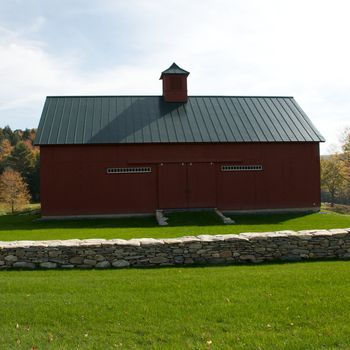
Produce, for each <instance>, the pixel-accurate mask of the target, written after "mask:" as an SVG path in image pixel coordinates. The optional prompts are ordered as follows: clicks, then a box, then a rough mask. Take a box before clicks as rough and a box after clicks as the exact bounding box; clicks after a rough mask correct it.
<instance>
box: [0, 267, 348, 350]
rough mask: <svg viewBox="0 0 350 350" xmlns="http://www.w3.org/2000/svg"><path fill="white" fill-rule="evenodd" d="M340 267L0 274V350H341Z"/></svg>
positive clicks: (344, 285) (344, 303)
mask: <svg viewBox="0 0 350 350" xmlns="http://www.w3.org/2000/svg"><path fill="white" fill-rule="evenodd" d="M349 264H350V262H344V261H337V262H336V261H327V262H308V263H294V264H269V265H255V266H225V267H206V268H203V267H195V268H194V267H191V268H162V269H124V270H104V271H98V270H89V271H86V270H75V271H3V272H1V276H0V278H1V283H0V305H1V312H0V334H1V336H0V349H6V350H7V349H68V350H71V349H103V350H104V349H181V350H182V349H219V350H223V349H245V350H247V349H288V350H293V349H310V350H311V349H317V350H319V349H344V350H345V349H349V346H350V322H349V315H350V273H349V267H350V265H349Z"/></svg>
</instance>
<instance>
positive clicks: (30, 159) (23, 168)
mask: <svg viewBox="0 0 350 350" xmlns="http://www.w3.org/2000/svg"><path fill="white" fill-rule="evenodd" d="M5 165H6V167H10V168H12V169H14V170H16V171H18V172H19V173H20V174H21V175H22V176H23V178H24V179H25V181H27V182H28V179H29V176H30V173H31V172H32V170H33V167H34V154H33V152H32V151H31V149H30V148H29V147H28V145H27V144H26V143H24V142H19V143H17V145H16V146H15V147H13V148H12V151H11V154H10V155H9V156H8V157H7V160H6V162H5Z"/></svg>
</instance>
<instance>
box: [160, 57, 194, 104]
mask: <svg viewBox="0 0 350 350" xmlns="http://www.w3.org/2000/svg"><path fill="white" fill-rule="evenodd" d="M189 74H190V73H189V72H187V71H185V70H184V69H182V68H180V67H179V66H178V65H177V64H176V63H175V62H174V63H173V64H172V65H171V66H170V67H169V68H168V69H167V70H165V71H164V72H162V74H161V76H160V79H161V80H163V98H164V100H165V101H166V102H187V77H188V75H189Z"/></svg>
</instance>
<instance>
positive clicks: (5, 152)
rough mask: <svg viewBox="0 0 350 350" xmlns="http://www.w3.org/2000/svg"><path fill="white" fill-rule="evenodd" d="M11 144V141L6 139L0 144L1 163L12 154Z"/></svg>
mask: <svg viewBox="0 0 350 350" xmlns="http://www.w3.org/2000/svg"><path fill="white" fill-rule="evenodd" d="M11 149H12V147H11V143H10V141H9V140H7V139H4V140H2V141H1V142H0V161H2V160H4V159H6V158H7V157H8V156H9V155H10V153H11Z"/></svg>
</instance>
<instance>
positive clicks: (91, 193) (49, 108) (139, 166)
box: [36, 63, 324, 217]
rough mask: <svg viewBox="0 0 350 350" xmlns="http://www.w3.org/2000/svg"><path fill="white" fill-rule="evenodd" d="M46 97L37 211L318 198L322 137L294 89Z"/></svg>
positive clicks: (182, 76) (149, 209)
mask: <svg viewBox="0 0 350 350" xmlns="http://www.w3.org/2000/svg"><path fill="white" fill-rule="evenodd" d="M188 75H189V73H188V72H187V71H185V70H183V69H181V68H179V67H178V66H177V65H176V64H175V63H174V64H173V65H172V66H171V67H170V68H169V69H167V70H165V71H164V72H162V74H161V77H160V79H161V80H162V82H163V96H53V97H47V99H46V102H45V106H44V109H43V113H42V116H41V120H40V124H39V128H38V133H37V138H36V144H38V145H40V152H41V203H42V215H43V216H44V217H50V216H71V215H102V214H121V213H153V212H154V211H155V210H156V209H167V208H218V209H221V210H231V211H234V210H251V211H256V210H261V209H271V210H274V209H278V210H281V209H291V210H295V209H299V210H300V209H305V210H310V209H312V210H318V209H319V207H320V160H319V142H322V141H324V139H323V137H322V136H321V135H320V133H319V132H318V131H317V129H316V128H315V127H314V125H313V124H312V123H311V121H310V120H309V118H308V117H307V116H306V114H305V113H304V112H303V110H302V109H301V108H300V107H299V105H298V104H297V103H296V101H295V100H294V99H293V98H292V97H260V96H187V77H188Z"/></svg>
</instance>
